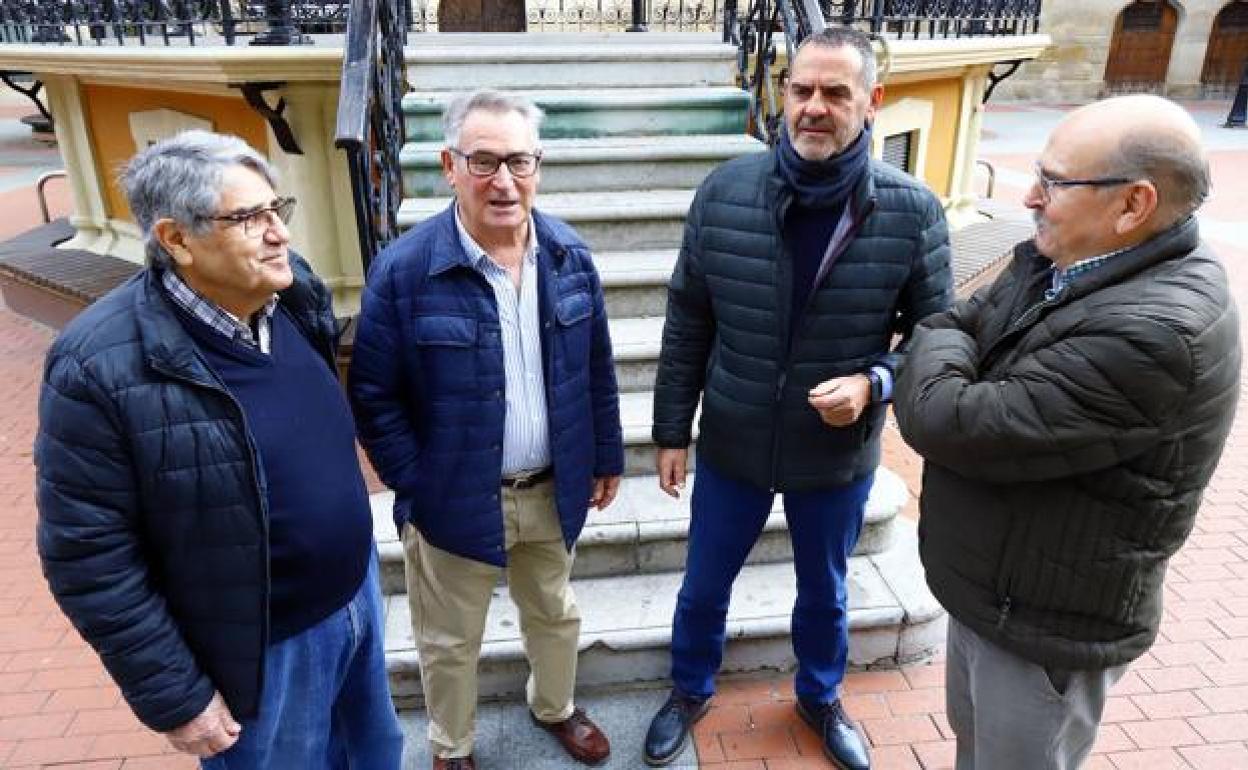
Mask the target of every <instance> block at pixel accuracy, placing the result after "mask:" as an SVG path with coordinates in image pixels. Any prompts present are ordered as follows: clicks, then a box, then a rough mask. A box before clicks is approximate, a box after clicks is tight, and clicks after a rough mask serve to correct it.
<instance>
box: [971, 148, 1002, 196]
mask: <svg viewBox="0 0 1248 770" xmlns="http://www.w3.org/2000/svg"><path fill="white" fill-rule="evenodd" d="M975 165H977V166H983V167H984V168H986V169H988V187H987V189H985V190H984V197H985V198H991V197H992V193H993V192H994V191H995V190H996V189H997V167H996V166H994V165H992V163H990V162H989V161H986V160H984V159H983V158H976V159H975Z"/></svg>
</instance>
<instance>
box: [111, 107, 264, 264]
mask: <svg viewBox="0 0 1248 770" xmlns="http://www.w3.org/2000/svg"><path fill="white" fill-rule="evenodd" d="M233 166H245V167H247V168H249V169H251V170H252V171H255V172H256V173H257V174H259V175H260V176H262V177H264V179H265V181H266V182H268V183H269V186H270V187H276V186H277V172H276V171H275V170H274V169H273V166H271V165H270V164H269V162H268V161H267V160H265V159H264V157H263V156H262V155H260V153H258V152H256V151H255V150H254V149H252V147H251V146H250V145H248V144H247V143H246V142H244V141H243V140H242V139H239V138H238V137H236V136H227V135H225V134H214V133H212V132H211V131H199V130H194V131H183V132H182V133H180V134H177V135H175V136H173V137H170V138H168V139H164V140H161V141H159V142H157V143H156V144H153V145H151V146H149V147H147V148H146V149H144V150H142V151H140V152H139V153H138V154H137V155H135V156H134V157H133V158H131V159H130V162H129V163H127V164H126V167H125V168H124V169H122V172H121V175H120V177H119V180H118V181H119V182H120V183H121V186H122V189H123V190H125V193H126V199H127V200H128V201H129V203H130V211H131V212H132V213H133V214H134V218H135V221H137V222H138V224H139V229H140V230H141V231H142V232H143V245H144V249H145V250H146V252H147V260H148V264H149V265H150V266H152V267H167V266H168V265H170V264H171V263H172V261H173V259H172V257H170V256H169V253H168V252H167V251H165V248H164V247H163V246H161V245H160V241H159V240H158V239H157V238H156V235H155V233H154V232H153V230H152V227H153V226H154V225H155V224H156V223H157V222H158V221H160V220H162V219H172V220H173V221H174V222H177V223H178V224H180V225H182V226H183V227H186V228H188V229H189V230H190V231H191V232H194V233H204V232H207V230H208V228H210V227H211V226H212V222H211V221H210V220H208V219H207V217H212V216H215V215H216V213H217V207H218V206H219V205H220V203H221V187H222V179H223V178H224V175H225V170H226V169H227V168H231V167H233Z"/></svg>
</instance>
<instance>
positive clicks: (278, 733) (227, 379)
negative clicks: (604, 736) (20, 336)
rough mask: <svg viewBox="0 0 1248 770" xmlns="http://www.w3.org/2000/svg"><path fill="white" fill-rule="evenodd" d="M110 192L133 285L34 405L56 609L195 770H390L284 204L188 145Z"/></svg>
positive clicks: (318, 336) (349, 478) (256, 180)
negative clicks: (121, 196)
mask: <svg viewBox="0 0 1248 770" xmlns="http://www.w3.org/2000/svg"><path fill="white" fill-rule="evenodd" d="M121 183H122V186H123V187H124V188H125V192H126V195H127V197H128V199H129V202H130V208H131V211H132V212H133V213H134V217H135V219H136V220H137V222H138V225H139V228H140V229H141V230H142V232H143V236H144V238H145V240H146V247H147V254H148V266H147V268H146V269H145V270H142V271H140V272H139V274H138V275H137V276H135V277H134V278H132V279H131V280H130V281H128V282H126V283H125V284H123V285H122V286H120V287H118V288H117V289H116V290H114V291H112V292H111V293H109V294H108V295H106V296H105V297H103V298H101V299H100V300H99V301H98V302H96V303H95V304H93V305H92V306H91V307H89V308H88V309H87V310H85V311H84V312H83V313H82V314H81V315H79V316H78V317H77V318H76V319H74V321H73V322H72V323H70V324H69V326H67V327H66V328H65V331H64V332H63V333H62V334H61V335H60V337H59V338H58V339H57V340H56V342H55V344H54V345H53V346H52V349H51V350H50V351H49V353H48V357H47V363H46V366H45V372H44V383H43V389H42V392H41V394H40V400H39V432H38V436H37V438H36V441H35V464H36V467H37V481H36V493H37V503H38V508H39V524H38V549H39V555H40V558H41V559H42V561H43V570H44V574H45V575H46V576H47V579H48V583H49V585H50V587H51V589H52V593H53V595H54V596H55V597H56V600H57V602H58V603H59V604H60V605H61V608H62V609H63V610H64V611H65V614H66V615H67V616H68V617H69V619H70V620H71V621H72V622H73V624H74V626H75V627H76V628H77V629H78V631H79V632H80V633H81V634H82V635H83V637H84V638H85V639H86V640H87V641H88V642H89V643H90V644H91V645H92V646H93V647H94V648H95V650H96V652H98V653H99V655H100V657H101V659H102V660H103V662H104V665H105V667H106V668H107V669H108V672H109V674H111V675H112V677H113V679H114V681H116V682H117V684H118V686H119V687H120V688H121V691H122V694H123V696H124V697H125V698H126V701H127V702H128V703H129V704H130V707H131V709H133V711H134V713H135V715H136V716H138V718H139V719H140V720H141V721H142V722H143V723H144V724H146V725H147V726H148V727H150V728H152V729H153V730H157V731H159V732H162V733H164V734H165V735H166V737H167V738H168V739H169V742H170V743H171V744H173V746H174V747H175V748H176V749H178V750H180V751H184V752H187V753H190V754H193V755H195V756H197V757H199V758H200V760H201V762H202V765H203V767H205V768H226V767H229V768H232V769H233V768H254V769H255V770H262V769H266V768H267V769H269V770H272V769H274V768H278V769H283V768H289V769H290V770H307V768H331V767H332V768H346V767H367V768H379V769H380V770H397V768H398V767H399V764H400V760H401V754H402V733H401V732H400V731H399V726H398V721H397V719H396V717H395V713H394V707H393V705H392V703H391V701H390V693H389V687H388V685H387V680H386V670H385V654H384V646H383V628H382V613H381V596H380V591H379V588H378V584H377V561H376V556H375V550H374V547H373V542H372V527H371V517H370V514H369V503H368V493H367V491H366V489H365V486H364V480H363V477H362V475H361V473H360V467H359V462H358V459H357V456H356V453H355V430H354V426H353V424H352V419H351V412H350V408H349V407H348V404H347V400H346V398H345V396H344V394H343V393H342V390H341V388H340V387H339V384H338V381H337V378H336V377H335V368H334V346H335V324H334V316H333V312H332V309H331V307H330V295H329V292H328V290H327V289H326V288H325V286H324V284H322V283H321V282H320V281H319V280H318V279H317V278H316V276H314V275H313V274H312V272H311V270H310V269H309V267H308V265H307V264H306V263H305V262H304V261H303V260H301V259H300V258H299V257H298V256H296V255H295V254H293V253H291V252H290V251H289V249H288V243H289V240H290V232H289V231H288V230H287V229H286V222H287V221H288V220H289V219H290V216H291V214H292V212H293V210H294V206H295V201H294V199H293V198H286V197H281V196H279V195H278V194H277V193H276V192H275V191H274V186H275V177H274V172H273V169H272V168H271V167H270V165H269V163H268V162H267V161H266V160H265V159H264V158H263V157H261V156H260V155H259V154H258V153H256V151H255V150H253V149H252V148H250V147H248V146H247V144H246V143H244V142H243V141H242V140H240V139H238V138H236V137H231V136H222V135H219V134H213V133H209V132H205V131H189V132H186V133H182V134H178V135H177V136H175V137H173V138H171V139H167V140H165V141H162V142H159V143H157V144H155V145H153V146H151V147H148V148H147V149H145V150H143V151H142V152H140V153H139V154H138V155H136V156H135V157H134V158H133V159H132V160H131V161H130V163H129V165H128V166H127V168H126V169H125V172H124V173H123V175H122V178H121Z"/></svg>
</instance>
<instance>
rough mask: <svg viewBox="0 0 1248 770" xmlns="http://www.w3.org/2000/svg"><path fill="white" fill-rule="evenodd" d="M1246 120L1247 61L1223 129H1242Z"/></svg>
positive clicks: (1247, 107) (1247, 100)
mask: <svg viewBox="0 0 1248 770" xmlns="http://www.w3.org/2000/svg"><path fill="white" fill-rule="evenodd" d="M1246 118H1248V60H1245V61H1244V71H1243V74H1241V75H1240V76H1239V88H1237V89H1236V90H1235V101H1233V102H1231V111H1230V113H1228V114H1227V116H1226V122H1225V123H1223V124H1222V127H1223V128H1243V127H1244V123H1245V119H1246Z"/></svg>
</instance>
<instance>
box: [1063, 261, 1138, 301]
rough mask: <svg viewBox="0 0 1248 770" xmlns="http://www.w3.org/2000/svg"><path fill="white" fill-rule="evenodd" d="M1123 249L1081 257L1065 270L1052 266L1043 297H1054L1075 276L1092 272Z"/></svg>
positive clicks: (1071, 281) (1072, 280)
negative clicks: (1050, 277)
mask: <svg viewBox="0 0 1248 770" xmlns="http://www.w3.org/2000/svg"><path fill="white" fill-rule="evenodd" d="M1124 251H1126V249H1118V250H1117V251H1111V252H1109V253H1108V254H1101V255H1100V256H1097V257H1088V258H1087V259H1081V260H1079V261H1078V262H1076V263H1075V264H1073V265H1071V266H1069V267H1067V268H1066V269H1065V270H1061V269H1059V268H1058V267H1057V266H1054V267H1053V277H1052V279H1051V281H1050V283H1049V288H1048V289H1047V290H1046V291H1045V292H1044V298H1045V299H1046V300H1048V299H1054V298H1056V297H1057V296H1058V295H1059V294H1061V293H1062V292H1063V291H1064V290H1065V289H1066V287H1067V286H1069V285H1070V284H1071V283H1073V282H1074V280H1075V279H1076V278H1078V277H1079V276H1081V275H1084V274H1085V273H1090V272H1092V271H1093V270H1095V269H1097V268H1098V267H1100V266H1101V265H1104V264H1105V263H1106V262H1108V261H1109V260H1111V259H1113V258H1114V257H1116V256H1118V255H1119V254H1121V253H1122V252H1124Z"/></svg>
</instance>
